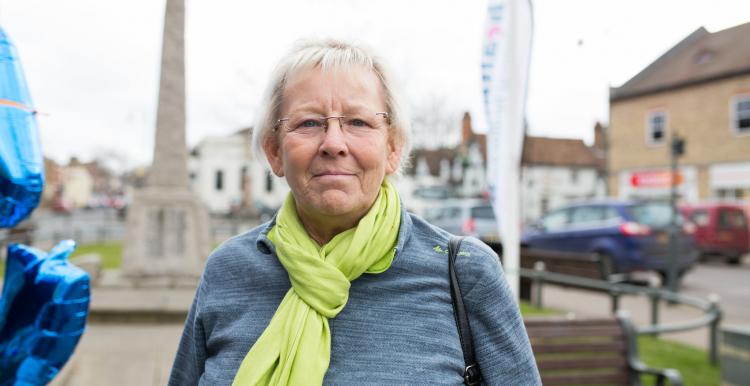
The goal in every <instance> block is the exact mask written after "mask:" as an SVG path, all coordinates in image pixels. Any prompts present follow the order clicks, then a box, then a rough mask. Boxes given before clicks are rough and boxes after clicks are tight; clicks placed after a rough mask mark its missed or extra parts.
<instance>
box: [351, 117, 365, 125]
mask: <svg viewBox="0 0 750 386" xmlns="http://www.w3.org/2000/svg"><path fill="white" fill-rule="evenodd" d="M349 124H350V125H352V126H355V127H365V126H369V125H368V124H367V122H365V121H363V120H361V119H357V118H354V119H352V120H350V121H349Z"/></svg>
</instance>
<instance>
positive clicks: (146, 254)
mask: <svg viewBox="0 0 750 386" xmlns="http://www.w3.org/2000/svg"><path fill="white" fill-rule="evenodd" d="M166 7H167V8H166V12H165V16H164V37H163V45H162V56H161V78H160V83H159V105H158V109H157V118H156V139H155V143H154V159H153V164H152V166H151V169H150V171H149V175H148V177H147V179H146V186H145V187H144V188H142V189H139V190H137V191H136V192H135V194H134V197H133V204H132V205H131V207H130V208H129V211H128V219H127V229H126V236H125V245H124V248H123V273H124V274H125V276H126V277H129V278H131V279H133V280H135V281H137V282H144V281H146V282H153V283H166V284H168V285H174V284H175V283H176V282H177V281H178V280H180V279H187V280H188V281H189V280H192V279H195V278H197V277H198V276H199V275H200V273H201V270H202V269H203V264H204V262H205V259H206V257H207V256H208V253H209V251H210V249H209V248H210V245H209V232H208V225H209V224H208V221H209V220H208V212H207V210H206V208H205V206H204V205H203V204H202V203H201V202H200V201H199V200H198V198H197V197H196V196H195V195H194V194H193V193H192V192H190V190H189V179H188V171H187V146H186V141H185V121H186V113H185V0H167V5H166Z"/></svg>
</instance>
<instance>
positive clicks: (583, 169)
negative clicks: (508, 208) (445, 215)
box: [398, 113, 606, 223]
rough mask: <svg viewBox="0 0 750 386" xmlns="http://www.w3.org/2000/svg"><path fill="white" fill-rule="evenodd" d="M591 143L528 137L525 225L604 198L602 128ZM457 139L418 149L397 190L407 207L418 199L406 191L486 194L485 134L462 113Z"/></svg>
mask: <svg viewBox="0 0 750 386" xmlns="http://www.w3.org/2000/svg"><path fill="white" fill-rule="evenodd" d="M594 130H595V143H594V146H591V147H589V146H586V144H585V143H584V142H583V141H582V140H580V139H567V138H544V137H532V136H526V137H525V140H524V148H523V155H522V158H521V169H522V170H521V187H520V189H521V205H522V211H521V212H522V218H523V221H524V223H528V222H530V221H534V220H536V219H537V218H539V216H540V215H542V214H543V213H544V212H546V211H547V210H548V209H553V208H555V207H557V206H561V205H564V204H567V203H569V202H572V201H578V200H583V199H591V198H595V197H596V198H598V197H604V196H605V195H606V194H605V188H606V182H605V181H606V180H605V177H604V170H605V169H604V128H603V127H602V126H601V125H600V124H597V126H596V127H595V129H594ZM461 132H462V135H461V139H462V140H461V143H460V144H458V145H457V146H455V147H454V148H441V149H434V150H426V149H417V150H415V151H414V152H413V159H414V162H413V165H412V168H411V169H409V170H408V171H407V176H406V177H407V178H406V180H407V181H401V182H400V183H399V184H398V186H399V191H400V192H401V194H402V196H403V197H405V198H404V202H405V203H406V204H407V207H410V208H413V209H415V210H416V209H418V208H420V207H422V206H424V205H420V203H419V202H418V198H417V197H413V194H411V191H407V189H412V190H413V189H418V188H425V187H430V186H436V185H437V186H447V187H451V188H452V190H453V193H454V195H456V196H459V197H486V195H487V194H486V190H487V179H486V173H487V172H486V166H485V165H486V162H487V138H486V136H485V135H484V134H478V133H475V132H474V131H473V129H472V126H471V117H470V116H469V114H468V113H466V114H465V115H464V118H463V123H462V128H461Z"/></svg>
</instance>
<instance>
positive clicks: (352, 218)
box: [297, 207, 369, 246]
mask: <svg viewBox="0 0 750 386" xmlns="http://www.w3.org/2000/svg"><path fill="white" fill-rule="evenodd" d="M368 210H369V209H368ZM366 214H367V211H365V212H364V213H356V214H345V215H336V216H325V215H318V214H310V213H306V212H305V211H304V209H302V208H300V207H297V216H299V219H300V222H301V223H302V227H304V228H305V231H307V234H308V235H309V236H310V238H312V239H313V240H315V242H317V243H318V245H320V246H323V245H325V244H326V243H328V242H329V241H331V239H333V238H334V237H335V236H336V235H337V234H339V233H341V232H343V231H345V230H348V229H351V228H354V227H356V226H357V224H358V223H359V220H360V219H361V218H362V217H364V216H365V215H366Z"/></svg>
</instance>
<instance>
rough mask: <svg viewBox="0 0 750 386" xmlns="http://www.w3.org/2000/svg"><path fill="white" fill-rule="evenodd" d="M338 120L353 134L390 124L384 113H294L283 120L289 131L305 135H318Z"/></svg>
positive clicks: (343, 128) (381, 128)
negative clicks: (321, 114)
mask: <svg viewBox="0 0 750 386" xmlns="http://www.w3.org/2000/svg"><path fill="white" fill-rule="evenodd" d="M332 121H338V122H336V123H339V124H340V125H341V129H342V130H344V131H345V132H347V133H351V134H363V133H367V132H371V131H377V130H383V129H385V128H386V127H387V126H388V119H387V116H386V115H385V114H383V113H380V114H375V113H362V114H349V115H347V116H345V117H321V116H318V115H314V114H292V115H291V116H289V118H287V119H285V120H283V121H282V124H283V127H284V129H285V130H286V131H287V132H293V133H296V134H304V135H318V134H320V133H322V132H324V131H325V130H326V129H327V128H328V126H329V125H332V124H336V123H334V122H332Z"/></svg>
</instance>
